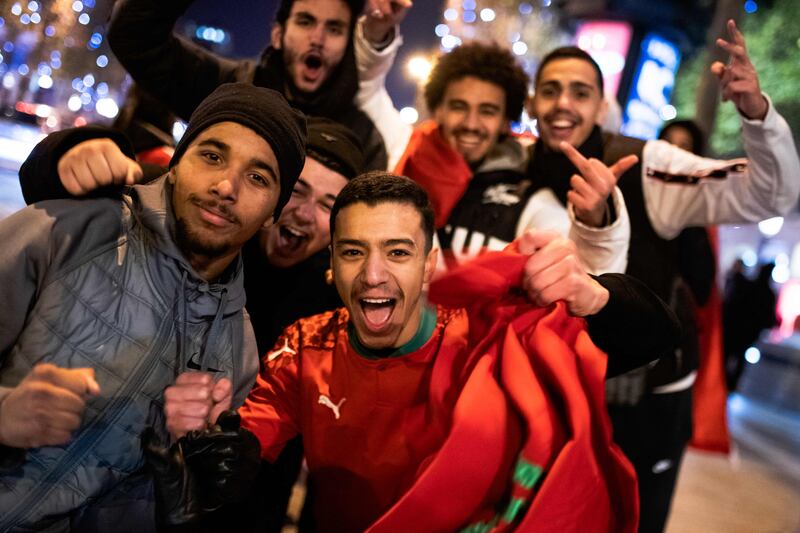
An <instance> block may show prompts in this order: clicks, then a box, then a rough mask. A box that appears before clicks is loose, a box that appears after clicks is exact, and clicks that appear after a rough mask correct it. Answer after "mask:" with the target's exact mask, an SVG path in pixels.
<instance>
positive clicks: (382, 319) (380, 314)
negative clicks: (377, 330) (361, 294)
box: [361, 302, 394, 326]
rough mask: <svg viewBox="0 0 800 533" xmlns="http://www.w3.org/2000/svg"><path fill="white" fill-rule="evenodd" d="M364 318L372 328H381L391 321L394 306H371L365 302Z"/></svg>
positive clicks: (362, 305) (363, 305) (363, 307)
mask: <svg viewBox="0 0 800 533" xmlns="http://www.w3.org/2000/svg"><path fill="white" fill-rule="evenodd" d="M361 307H362V309H363V310H364V317H365V318H366V319H367V322H369V324H370V325H372V326H381V325H383V324H384V323H386V321H387V320H389V316H390V315H391V314H392V309H393V308H394V306H393V305H392V304H371V303H366V302H363V303H362V304H361Z"/></svg>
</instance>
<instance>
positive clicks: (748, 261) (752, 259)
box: [742, 250, 758, 268]
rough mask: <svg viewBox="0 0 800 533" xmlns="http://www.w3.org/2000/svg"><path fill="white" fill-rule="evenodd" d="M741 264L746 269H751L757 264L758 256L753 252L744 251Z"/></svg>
mask: <svg viewBox="0 0 800 533" xmlns="http://www.w3.org/2000/svg"><path fill="white" fill-rule="evenodd" d="M742 263H744V266H746V267H747V268H753V267H754V266H756V263H758V255H756V253H755V252H754V251H753V250H745V251H744V252H743V253H742Z"/></svg>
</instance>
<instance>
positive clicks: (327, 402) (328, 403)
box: [317, 394, 347, 420]
mask: <svg viewBox="0 0 800 533" xmlns="http://www.w3.org/2000/svg"><path fill="white" fill-rule="evenodd" d="M345 400H347V398H342V399H341V400H339V403H333V402H332V401H331V399H330V398H328V397H327V396H325V395H324V394H320V395H319V400H317V403H318V404H320V405H324V406H325V407H328V408H330V410H331V411H333V417H334V418H336V420H339V416H340V413H339V408H340V407H341V406H342V404H343V403H344V402H345Z"/></svg>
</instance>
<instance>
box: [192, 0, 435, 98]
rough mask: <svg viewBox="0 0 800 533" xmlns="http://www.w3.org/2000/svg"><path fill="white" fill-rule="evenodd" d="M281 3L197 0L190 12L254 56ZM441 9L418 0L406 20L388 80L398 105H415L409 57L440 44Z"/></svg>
mask: <svg viewBox="0 0 800 533" xmlns="http://www.w3.org/2000/svg"><path fill="white" fill-rule="evenodd" d="M277 4H278V2H277V0H235V1H234V2H220V1H218V0H197V1H196V2H195V3H194V4H192V6H191V8H190V9H189V11H188V12H187V14H186V16H187V18H191V19H194V20H195V21H196V22H197V23H198V24H206V25H210V26H216V27H220V28H224V29H226V30H228V31H230V32H231V33H232V34H233V45H234V51H233V54H232V55H235V56H236V57H254V56H257V55H258V54H259V53H260V52H261V50H262V49H263V48H264V47H266V46H267V44H268V41H269V27H270V25H271V23H272V18H273V14H274V13H275V8H276V6H277ZM234 6H235V7H234ZM441 12H442V0H417V1H416V2H414V7H413V8H412V9H411V11H410V12H409V13H408V16H407V17H406V19H405V20H404V21H403V24H402V26H401V31H402V33H403V40H404V42H405V44H404V45H403V48H402V49H401V50H400V53H399V55H398V59H397V63H396V64H395V67H394V68H393V70H392V72H391V73H390V74H389V78H388V82H387V85H388V89H389V94H391V95H392V98H393V100H394V103H395V105H396V106H397V107H398V108H401V107H403V106H406V105H411V104H412V103H413V101H414V94H415V90H414V84H413V83H412V82H410V81H408V79H407V78H406V77H405V75H404V70H405V64H406V62H407V58H408V57H409V56H410V55H413V54H414V53H415V52H424V51H427V50H432V49H433V48H434V47H436V46H437V45H438V39H437V37H436V35H435V34H434V33H433V28H434V26H436V24H438V23H439V22H440V20H441Z"/></svg>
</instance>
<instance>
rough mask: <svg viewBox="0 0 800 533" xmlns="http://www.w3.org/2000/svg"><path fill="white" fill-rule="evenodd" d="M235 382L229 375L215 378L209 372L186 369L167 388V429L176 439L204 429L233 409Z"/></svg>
mask: <svg viewBox="0 0 800 533" xmlns="http://www.w3.org/2000/svg"><path fill="white" fill-rule="evenodd" d="M232 401H233V385H232V384H231V381H230V380H229V379H227V378H222V379H220V380H219V381H216V382H215V381H214V379H213V375H212V374H209V373H208V372H184V373H183V374H181V375H180V376H178V379H176V380H175V384H174V385H172V386H171V387H167V390H165V391H164V412H165V414H166V416H167V430H168V431H169V432H170V435H172V438H173V439H178V438H180V437H183V436H184V435H186V434H187V433H188V432H190V431H203V430H205V429H206V428H207V427H208V426H209V424H213V423H214V421H216V420H217V417H219V415H220V413H222V412H223V411H225V410H227V409H230V407H231V402H232Z"/></svg>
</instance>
